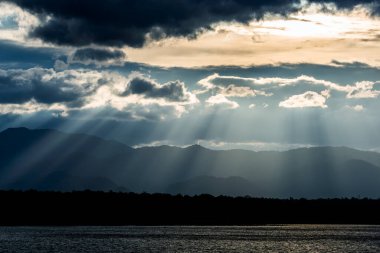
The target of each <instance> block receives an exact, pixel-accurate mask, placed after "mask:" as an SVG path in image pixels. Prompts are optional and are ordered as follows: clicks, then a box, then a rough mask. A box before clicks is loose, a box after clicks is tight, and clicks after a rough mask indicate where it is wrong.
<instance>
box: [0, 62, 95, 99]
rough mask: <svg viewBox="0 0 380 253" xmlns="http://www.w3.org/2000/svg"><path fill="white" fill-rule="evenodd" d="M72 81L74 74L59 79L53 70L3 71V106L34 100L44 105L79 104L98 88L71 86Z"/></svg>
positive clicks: (0, 86)
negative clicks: (81, 99) (84, 97)
mask: <svg viewBox="0 0 380 253" xmlns="http://www.w3.org/2000/svg"><path fill="white" fill-rule="evenodd" d="M71 78H72V77H70V73H67V74H64V75H60V76H59V75H57V74H56V72H55V71H54V70H51V69H42V68H32V69H28V70H21V69H16V70H1V69H0V104H20V103H25V102H28V101H30V100H32V99H34V100H35V101H36V102H39V103H44V104H52V103H59V102H65V103H78V102H79V100H80V98H82V97H83V96H86V95H88V94H89V93H91V92H92V91H93V88H94V87H92V86H91V85H90V84H89V85H87V86H86V85H81V86H79V85H76V84H75V83H71V82H70V79H71Z"/></svg>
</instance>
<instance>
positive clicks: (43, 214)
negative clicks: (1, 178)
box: [0, 191, 380, 226]
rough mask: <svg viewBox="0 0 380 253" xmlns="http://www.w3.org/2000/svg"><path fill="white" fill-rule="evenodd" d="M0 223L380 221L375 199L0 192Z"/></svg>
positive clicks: (96, 223)
mask: <svg viewBox="0 0 380 253" xmlns="http://www.w3.org/2000/svg"><path fill="white" fill-rule="evenodd" d="M0 201H1V202H0V203H1V207H0V226H126V225H138V226H142V225H146V226H149V225H153V226H159V225H160V226H161V225H162V226H168V225H169V226H170V225H172V226H175V225H183V226H187V225H201V226H202V225H204V226H206V225H207V226H234V225H236V226H244V225H246V226H254V225H276V224H279V225H286V224H305V225H306V224H309V225H313V224H335V225H339V224H342V225H343V224H344V225H380V216H379V213H380V200H373V199H355V198H350V199H316V200H306V199H264V198H251V197H225V196H220V197H213V196H211V195H198V196H194V197H189V196H182V195H176V196H172V195H167V194H146V193H142V194H135V193H116V192H93V191H81V192H66V193H62V192H37V191H0Z"/></svg>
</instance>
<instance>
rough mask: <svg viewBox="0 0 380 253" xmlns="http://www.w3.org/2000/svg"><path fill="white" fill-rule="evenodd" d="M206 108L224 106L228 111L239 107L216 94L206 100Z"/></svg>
mask: <svg viewBox="0 0 380 253" xmlns="http://www.w3.org/2000/svg"><path fill="white" fill-rule="evenodd" d="M206 104H207V105H208V106H225V107H226V108H228V109H236V108H238V107H239V104H238V103H236V102H234V101H231V100H229V99H227V98H226V97H225V96H223V95H222V94H218V95H215V96H212V97H209V98H208V99H207V100H206Z"/></svg>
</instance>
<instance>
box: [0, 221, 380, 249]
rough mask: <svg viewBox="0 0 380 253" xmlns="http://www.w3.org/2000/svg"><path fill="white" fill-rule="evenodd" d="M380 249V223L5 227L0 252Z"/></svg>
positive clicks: (1, 236) (0, 241) (0, 235)
mask: <svg viewBox="0 0 380 253" xmlns="http://www.w3.org/2000/svg"><path fill="white" fill-rule="evenodd" d="M205 251H206V252H215V251H216V252H218V251H219V252H220V251H222V252H380V226H334V225H328V226H326V225H284V226H266V227H265V226H258V227H242V226H236V227H210V226H207V227H187V226H174V227H63V228H57V227H43V228H39V227H15V228H14V227H12V228H8V227H5V228H4V227H3V228H0V252H70V253H72V252H92V253H97V252H205Z"/></svg>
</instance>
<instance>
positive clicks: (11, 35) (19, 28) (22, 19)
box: [0, 2, 39, 44]
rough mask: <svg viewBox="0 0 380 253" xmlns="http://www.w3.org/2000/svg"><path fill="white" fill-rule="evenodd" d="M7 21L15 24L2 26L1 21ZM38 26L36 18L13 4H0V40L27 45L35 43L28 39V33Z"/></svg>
mask: <svg viewBox="0 0 380 253" xmlns="http://www.w3.org/2000/svg"><path fill="white" fill-rule="evenodd" d="M7 19H8V20H9V19H11V20H12V21H13V23H15V26H11V27H8V26H6V25H4V24H3V23H4V22H3V21H4V20H7ZM38 24H39V20H38V18H37V17H36V16H34V15H32V14H31V13H29V12H27V11H24V10H22V9H21V8H20V7H18V6H16V5H14V4H11V3H7V2H0V40H10V41H15V42H19V43H28V44H33V43H36V41H32V40H31V39H29V38H28V33H29V31H30V30H31V29H33V28H34V27H36V26H37V25H38Z"/></svg>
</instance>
